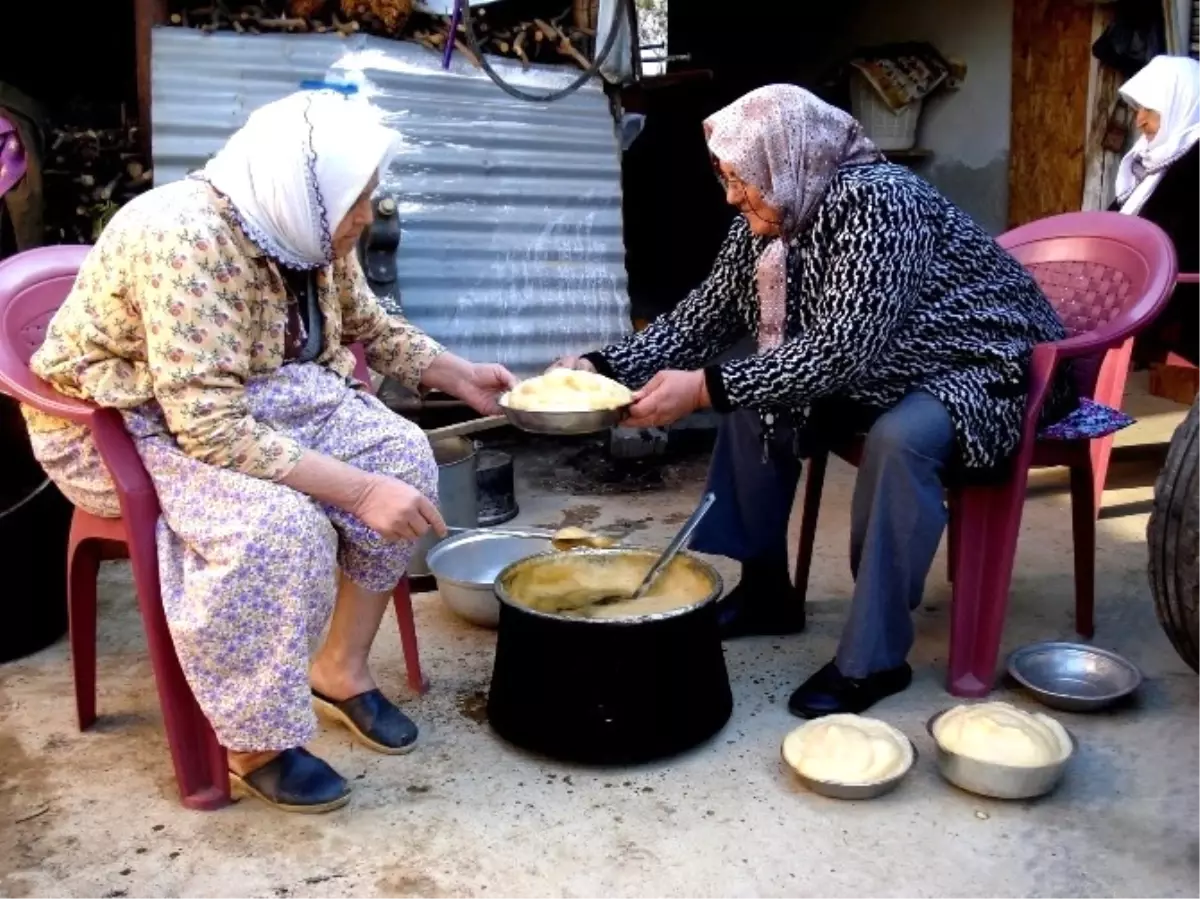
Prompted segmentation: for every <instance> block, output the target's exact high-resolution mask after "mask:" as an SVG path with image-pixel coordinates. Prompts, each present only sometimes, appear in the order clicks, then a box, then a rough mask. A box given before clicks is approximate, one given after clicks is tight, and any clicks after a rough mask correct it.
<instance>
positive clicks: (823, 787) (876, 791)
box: [779, 725, 917, 799]
mask: <svg viewBox="0 0 1200 899" xmlns="http://www.w3.org/2000/svg"><path fill="white" fill-rule="evenodd" d="M802 726H803V725H802ZM784 739H785V740H786V737H785V738H784ZM904 739H905V742H907V743H908V748H909V749H911V750H912V755H911V757H910V758H909V760H908V764H907V765H906V766H905V767H904V769H903V770H902V771H898V772H897V773H896V774H893V775H892V776H891V777H889V778H888V779H887V780H881V781H880V782H879V783H873V784H844V783H835V782H834V781H831V780H816V779H815V778H812V777H806V776H805V775H803V774H801V773H800V772H799V771H797V770H796V769H795V768H793V767H792V766H791V765H789V764H788V760H787V756H784V755H783V746H782V744H781V745H780V747H779V754H780V756H781V757H783V766H784V767H785V768H787V770H788V771H790V772H791V773H792V774H793V775H794V776H795V777H796V779H797V780H799V781H800V783H801V784H803V785H804V788H805V789H807V790H810V791H811V792H813V793H816V794H817V795H819V796H828V797H829V798H830V799H876V798H878V797H879V796H882V795H884V794H885V793H890V792H892V790H894V789H896V787H898V786H900V781H902V780H904V778H906V777H908V774H909V772H910V771H912V769H913V768H914V767H915V766H916V764H917V747H916V745H914V743H913V741H912V740H910V739H908V737H905V738H904Z"/></svg>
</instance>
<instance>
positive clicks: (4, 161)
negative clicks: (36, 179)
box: [0, 115, 29, 197]
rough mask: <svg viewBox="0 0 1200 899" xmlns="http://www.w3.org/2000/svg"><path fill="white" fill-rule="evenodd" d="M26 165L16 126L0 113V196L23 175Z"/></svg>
mask: <svg viewBox="0 0 1200 899" xmlns="http://www.w3.org/2000/svg"><path fill="white" fill-rule="evenodd" d="M28 167H29V163H28V160H27V159H26V157H25V148H24V147H23V146H22V145H21V137H20V135H19V134H17V126H16V125H14V124H13V123H12V122H11V121H9V120H8V119H6V118H5V117H4V116H2V115H0V197H3V196H4V195H5V194H6V193H8V192H9V191H10V190H12V188H13V187H14V186H16V184H17V183H18V182H19V181H20V180H21V179H22V178H24V177H25V172H26V170H27V169H28Z"/></svg>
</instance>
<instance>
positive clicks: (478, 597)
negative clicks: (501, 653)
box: [425, 530, 550, 628]
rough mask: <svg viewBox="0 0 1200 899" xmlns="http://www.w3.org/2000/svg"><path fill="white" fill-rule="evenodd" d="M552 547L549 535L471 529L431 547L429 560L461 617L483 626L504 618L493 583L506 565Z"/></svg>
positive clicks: (447, 599) (444, 596)
mask: <svg viewBox="0 0 1200 899" xmlns="http://www.w3.org/2000/svg"><path fill="white" fill-rule="evenodd" d="M548 549H550V534H549V532H547V533H546V537H545V539H544V540H543V539H540V538H536V537H510V536H507V535H505V534H489V533H488V532H487V531H484V530H481V531H468V532H467V533H465V534H457V535H455V536H453V537H448V538H446V539H445V540H443V541H442V542H441V543H439V544H438V545H437V546H435V547H434V548H433V549H431V550H430V551H429V555H428V556H426V558H425V562H426V564H427V565H428V566H429V570H430V572H431V573H432V574H433V576H434V577H435V578H437V584H438V593H439V594H440V595H441V597H442V600H443V601H444V602H445V603H446V605H448V606H449V607H450V609H451V610H452V611H453V612H454V613H455V614H456V615H458V616H460V617H461V618H465V619H466V620H467V621H470V622H471V623H472V624H477V625H479V626H480V627H493V628H494V627H495V626H496V625H497V624H498V623H499V621H500V603H499V601H498V600H497V599H496V593H495V590H494V589H493V588H492V585H493V584H494V583H495V581H496V576H497V575H498V574H499V573H500V572H501V571H503V570H504V568H505V567H506V566H508V565H510V564H512V563H513V562H516V561H518V560H519V559H524V558H526V557H527V556H534V555H537V554H538V553H542V552H545V551H546V550H548Z"/></svg>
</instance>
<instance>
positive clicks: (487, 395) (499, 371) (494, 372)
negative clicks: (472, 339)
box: [454, 362, 517, 415]
mask: <svg viewBox="0 0 1200 899" xmlns="http://www.w3.org/2000/svg"><path fill="white" fill-rule="evenodd" d="M516 386H517V377H516V375H514V374H513V373H512V372H510V371H509V370H508V369H507V368H505V367H504V366H503V365H498V364H496V363H494V362H476V363H473V364H472V365H471V368H470V370H469V371H467V372H464V374H463V378H462V381H461V382H460V383H459V385H458V388H457V389H456V390H455V391H454V394H455V395H456V396H457V397H458V398H459V399H460V400H462V401H463V402H465V403H466V404H467V405H468V406H470V407H471V408H472V409H474V410H475V411H476V412H479V413H481V414H483V415H495V414H497V413H498V412H499V411H500V404H499V402H498V400H499V399H500V397H501V396H502V395H503V394H505V393H507V392H508V391H510V390H512V388H514V387H516Z"/></svg>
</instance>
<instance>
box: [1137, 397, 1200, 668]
mask: <svg viewBox="0 0 1200 899" xmlns="http://www.w3.org/2000/svg"><path fill="white" fill-rule="evenodd" d="M1198 410H1200V405H1198V404H1197V403H1193V404H1192V411H1191V412H1189V413H1188V416H1187V418H1185V419H1184V420H1183V423H1182V424H1181V425H1180V426H1179V427H1178V428H1177V429H1176V431H1175V435H1174V436H1173V437H1172V438H1171V446H1170V449H1169V450H1168V451H1167V463H1166V465H1165V466H1164V467H1163V470H1162V471H1161V472H1160V473H1159V475H1158V480H1157V482H1156V483H1155V485H1154V508H1153V509H1152V510H1151V512H1150V523H1149V525H1148V526H1147V528H1146V542H1147V544H1148V545H1149V549H1150V592H1151V593H1152V594H1153V595H1154V610H1155V612H1156V613H1157V614H1158V620H1159V622H1160V623H1161V624H1162V628H1163V630H1164V631H1166V634H1167V637H1168V639H1170V641H1171V645H1172V646H1174V647H1175V651H1176V652H1178V653H1179V656H1180V658H1182V659H1183V660H1184V661H1185V662H1187V663H1188V664H1189V665H1190V666H1191V667H1192V670H1193V671H1200V636H1198V635H1197V606H1198V605H1200V570H1198V560H1197V555H1198V553H1200V493H1198V491H1200V483H1198V482H1197V453H1198V452H1200V435H1198V434H1197V425H1198V423H1200V411H1198Z"/></svg>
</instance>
